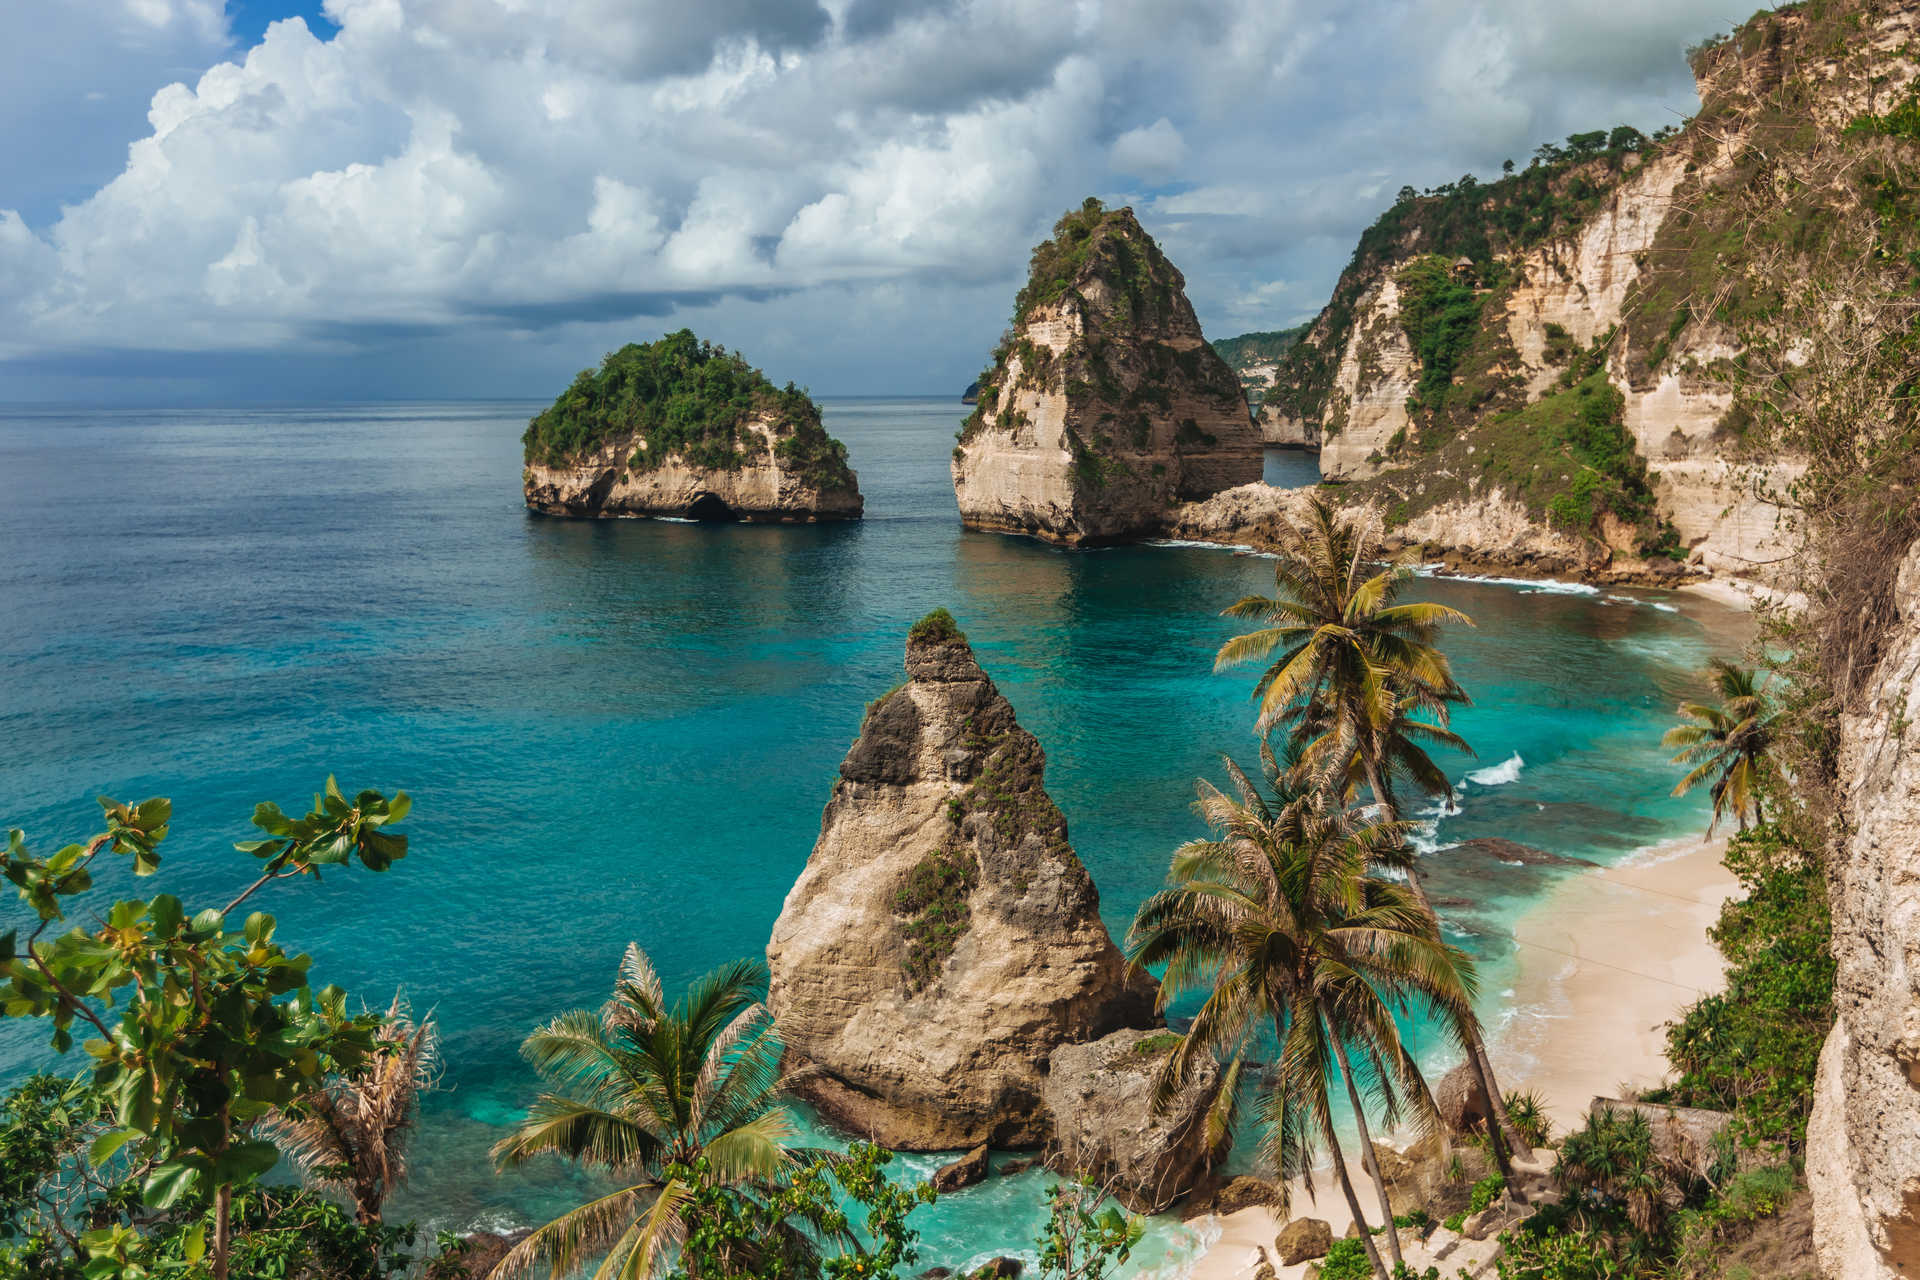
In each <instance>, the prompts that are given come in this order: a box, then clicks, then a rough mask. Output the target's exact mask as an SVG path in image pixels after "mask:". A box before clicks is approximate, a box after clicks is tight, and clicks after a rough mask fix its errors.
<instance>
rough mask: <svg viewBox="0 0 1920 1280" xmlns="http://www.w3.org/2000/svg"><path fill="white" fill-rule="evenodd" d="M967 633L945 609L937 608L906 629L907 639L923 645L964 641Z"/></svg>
mask: <svg viewBox="0 0 1920 1280" xmlns="http://www.w3.org/2000/svg"><path fill="white" fill-rule="evenodd" d="M966 638H967V633H966V632H964V631H962V630H961V629H960V624H959V623H957V622H955V621H954V620H953V615H952V614H950V613H948V612H947V611H946V609H945V608H944V607H943V608H939V609H935V610H933V612H931V613H929V614H927V616H926V617H924V618H922V619H920V621H918V622H916V623H914V624H913V625H912V626H911V627H909V628H907V639H908V640H912V641H916V642H919V643H923V644H944V643H946V642H947V641H949V640H965V639H966Z"/></svg>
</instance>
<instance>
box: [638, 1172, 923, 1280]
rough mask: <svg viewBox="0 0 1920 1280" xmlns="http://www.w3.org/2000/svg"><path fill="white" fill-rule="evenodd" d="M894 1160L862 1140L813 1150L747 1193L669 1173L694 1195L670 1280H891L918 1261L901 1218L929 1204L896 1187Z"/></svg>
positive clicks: (919, 1187)
mask: <svg viewBox="0 0 1920 1280" xmlns="http://www.w3.org/2000/svg"><path fill="white" fill-rule="evenodd" d="M893 1158H894V1157H893V1153H892V1152H891V1151H888V1150H886V1149H885V1148H883V1147H879V1146H876V1145H874V1144H873V1143H870V1142H856V1143H854V1144H853V1145H852V1146H851V1147H849V1148H848V1150H847V1151H846V1152H845V1153H844V1154H842V1153H835V1152H816V1153H814V1154H813V1155H812V1156H810V1157H809V1158H808V1159H807V1160H806V1162H805V1163H804V1164H800V1165H798V1166H796V1167H795V1168H793V1169H792V1170H790V1171H789V1172H787V1173H786V1174H784V1175H782V1176H781V1177H780V1178H779V1179H778V1180H777V1181H774V1182H771V1183H769V1184H767V1185H766V1186H765V1187H762V1188H759V1189H757V1191H756V1193H755V1194H752V1195H745V1194H741V1193H740V1192H739V1191H737V1190H729V1189H727V1188H725V1187H722V1186H720V1185H719V1184H717V1183H716V1182H715V1181H714V1180H713V1179H712V1178H711V1177H710V1176H706V1174H705V1172H704V1171H700V1170H697V1169H682V1170H678V1171H676V1173H675V1176H676V1177H679V1178H681V1179H683V1180H684V1181H686V1182H687V1183H689V1184H690V1185H693V1186H695V1187H696V1188H697V1190H696V1191H695V1192H694V1194H693V1196H692V1197H691V1198H690V1199H689V1200H688V1201H687V1204H686V1207H685V1209H684V1210H683V1212H684V1214H685V1216H686V1220H687V1223H688V1231H687V1239H686V1243H685V1244H684V1245H683V1246H682V1247H681V1249H680V1255H679V1258H678V1260H677V1262H676V1265H675V1266H674V1268H673V1270H672V1271H671V1272H669V1277H670V1280H692V1278H694V1277H697V1280H896V1277H897V1276H898V1268H901V1267H904V1266H910V1265H911V1264H912V1263H913V1262H914V1261H915V1260H916V1259H917V1258H918V1256H919V1254H918V1251H917V1250H916V1248H915V1245H914V1241H915V1240H916V1239H917V1238H918V1232H916V1231H914V1230H913V1228H911V1227H910V1226H908V1225H907V1219H908V1217H909V1216H910V1215H911V1214H912V1213H913V1211H914V1210H915V1209H917V1208H919V1207H920V1206H921V1205H926V1204H932V1203H933V1202H934V1199H935V1196H934V1191H933V1188H932V1187H930V1186H929V1185H927V1184H926V1183H924V1182H920V1183H915V1184H914V1185H913V1186H911V1187H899V1186H895V1185H894V1184H893V1183H892V1182H891V1181H890V1180H889V1179H888V1178H887V1175H886V1166H887V1165H888V1164H890V1163H892V1161H893ZM863 1210H864V1212H861V1211H863ZM856 1219H857V1220H856ZM768 1245H771V1246H773V1247H771V1248H769V1247H767V1246H768Z"/></svg>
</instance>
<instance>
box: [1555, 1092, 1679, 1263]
mask: <svg viewBox="0 0 1920 1280" xmlns="http://www.w3.org/2000/svg"><path fill="white" fill-rule="evenodd" d="M1553 1179H1554V1181H1555V1182H1557V1183H1559V1184H1560V1187H1561V1189H1562V1190H1563V1191H1564V1192H1566V1193H1567V1194H1568V1196H1569V1197H1570V1198H1571V1202H1572V1203H1574V1204H1576V1205H1578V1206H1580V1207H1582V1208H1587V1209H1591V1210H1597V1211H1599V1212H1601V1213H1603V1214H1606V1213H1615V1212H1618V1213H1622V1214H1624V1215H1625V1217H1626V1219H1627V1220H1628V1221H1629V1222H1630V1223H1632V1224H1633V1228H1634V1230H1636V1231H1638V1232H1640V1233H1641V1234H1642V1235H1646V1234H1649V1233H1651V1232H1652V1231H1653V1229H1654V1228H1655V1226H1656V1225H1658V1223H1659V1221H1660V1219H1661V1218H1662V1216H1663V1215H1664V1214H1665V1212H1666V1204H1665V1202H1664V1191H1665V1177H1664V1175H1663V1173H1662V1172H1661V1168H1660V1162H1659V1159H1658V1158H1657V1157H1656V1156H1655V1155H1654V1151H1653V1127H1652V1126H1651V1125H1649V1124H1648V1123H1647V1118H1646V1116H1644V1115H1642V1114H1641V1113H1640V1112H1638V1111H1632V1110H1615V1109H1614V1108H1611V1107H1602V1108H1599V1109H1597V1110H1595V1111H1591V1112H1588V1114H1587V1122H1586V1124H1585V1126H1583V1127H1582V1128H1579V1129H1575V1130H1574V1131H1572V1132H1571V1133H1569V1134H1567V1136H1566V1138H1565V1139H1564V1140H1563V1141H1562V1142H1561V1144H1560V1154H1559V1157H1558V1158H1557V1159H1556V1160H1555V1161H1554V1165H1553Z"/></svg>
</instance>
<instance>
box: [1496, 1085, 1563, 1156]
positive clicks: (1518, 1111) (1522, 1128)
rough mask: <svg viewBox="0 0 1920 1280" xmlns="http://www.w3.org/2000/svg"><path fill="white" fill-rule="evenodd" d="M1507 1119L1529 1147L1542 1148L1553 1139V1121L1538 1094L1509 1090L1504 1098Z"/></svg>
mask: <svg viewBox="0 0 1920 1280" xmlns="http://www.w3.org/2000/svg"><path fill="white" fill-rule="evenodd" d="M1506 1107H1507V1119H1508V1120H1510V1121H1512V1122H1513V1127H1514V1128H1515V1129H1516V1130H1518V1131H1519V1133H1520V1136H1521V1137H1522V1138H1524V1139H1526V1142H1527V1145H1528V1146H1530V1147H1544V1146H1546V1145H1547V1143H1548V1142H1549V1141H1551V1140H1552V1138H1553V1121H1552V1119H1550V1118H1549V1117H1548V1115H1547V1106H1546V1103H1545V1102H1544V1101H1542V1100H1541V1097H1540V1095H1539V1094H1538V1093H1535V1092H1533V1091H1532V1090H1528V1091H1526V1092H1525V1093H1522V1092H1520V1091H1518V1090H1510V1091H1509V1092H1508V1093H1507V1097H1506Z"/></svg>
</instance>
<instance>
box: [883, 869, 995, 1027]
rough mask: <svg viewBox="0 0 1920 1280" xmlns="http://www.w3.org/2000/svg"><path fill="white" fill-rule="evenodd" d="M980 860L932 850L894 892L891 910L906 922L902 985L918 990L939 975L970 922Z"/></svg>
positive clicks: (903, 928) (910, 871)
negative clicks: (903, 982)
mask: <svg viewBox="0 0 1920 1280" xmlns="http://www.w3.org/2000/svg"><path fill="white" fill-rule="evenodd" d="M979 875H980V870H979V864H978V863H976V862H975V861H974V858H973V855H972V854H971V853H969V852H968V851H967V850H965V849H953V848H948V849H936V850H934V851H933V852H932V853H930V854H928V855H927V856H926V857H924V858H922V859H921V860H920V861H919V862H918V863H916V864H915V865H914V866H913V868H912V869H911V870H909V871H908V872H907V874H906V877H905V878H904V879H903V880H902V881H901V883H900V887H899V888H897V889H895V890H894V894H893V908H894V910H895V911H896V912H898V913H899V914H900V915H901V916H904V917H905V918H906V919H905V923H904V924H903V925H902V928H901V932H902V933H903V934H904V935H905V937H906V941H907V954H906V956H905V957H904V958H903V959H902V960H901V962H900V967H901V970H902V972H903V973H904V974H905V976H906V981H907V989H908V990H910V991H919V990H921V989H922V988H924V987H927V986H929V985H930V984H931V983H932V982H933V980H934V979H935V978H937V977H939V975H940V968H941V966H942V965H944V964H946V962H947V957H949V956H951V955H952V954H953V949H954V948H955V947H956V946H958V945H959V944H960V939H961V938H963V937H965V936H966V933H967V929H968V927H969V926H970V925H972V923H973V909H972V907H971V906H970V905H969V903H968V896H969V895H970V894H971V893H972V892H973V887H974V885H975V884H976V883H978V881H979Z"/></svg>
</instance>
